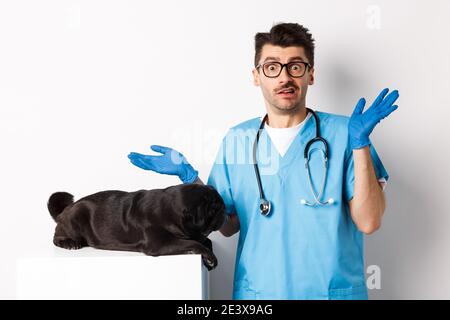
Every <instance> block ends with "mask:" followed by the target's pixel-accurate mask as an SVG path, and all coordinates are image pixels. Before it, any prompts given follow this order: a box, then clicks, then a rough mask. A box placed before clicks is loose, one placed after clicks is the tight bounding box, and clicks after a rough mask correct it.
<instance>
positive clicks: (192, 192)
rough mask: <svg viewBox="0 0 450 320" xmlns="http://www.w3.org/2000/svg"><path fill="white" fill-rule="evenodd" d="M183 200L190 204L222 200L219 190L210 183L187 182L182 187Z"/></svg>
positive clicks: (195, 204)
mask: <svg viewBox="0 0 450 320" xmlns="http://www.w3.org/2000/svg"><path fill="white" fill-rule="evenodd" d="M181 193H182V198H183V202H184V203H185V204H186V205H188V206H192V205H193V206H197V205H200V204H203V203H205V202H211V201H219V202H220V201H221V200H222V198H221V197H220V195H219V194H218V193H217V191H216V190H215V189H214V188H213V187H211V186H208V185H200V184H186V185H182V189H181Z"/></svg>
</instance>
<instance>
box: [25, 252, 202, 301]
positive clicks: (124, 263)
mask: <svg viewBox="0 0 450 320" xmlns="http://www.w3.org/2000/svg"><path fill="white" fill-rule="evenodd" d="M16 283H17V299H158V300H159V299H196V300H197V299H208V297H209V272H208V271H207V269H206V268H205V266H204V265H203V264H202V259H201V256H200V255H197V254H195V255H194V254H189V255H173V256H159V257H151V256H146V255H144V254H143V253H137V252H125V251H109V250H98V249H93V248H82V249H80V250H66V249H62V248H58V247H49V248H48V250H45V251H42V250H40V251H39V252H31V253H26V254H24V255H23V256H22V257H21V258H19V259H18V260H17V282H16Z"/></svg>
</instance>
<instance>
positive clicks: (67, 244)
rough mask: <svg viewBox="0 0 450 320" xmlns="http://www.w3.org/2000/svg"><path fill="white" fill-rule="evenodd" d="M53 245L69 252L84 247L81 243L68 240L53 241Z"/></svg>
mask: <svg viewBox="0 0 450 320" xmlns="http://www.w3.org/2000/svg"><path fill="white" fill-rule="evenodd" d="M53 243H54V244H55V245H56V246H58V247H61V248H64V249H69V250H77V249H81V248H83V247H84V245H83V244H82V243H81V242H79V241H75V240H72V239H69V238H61V239H55V240H54V241H53Z"/></svg>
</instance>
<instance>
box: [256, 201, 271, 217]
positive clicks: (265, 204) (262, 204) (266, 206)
mask: <svg viewBox="0 0 450 320" xmlns="http://www.w3.org/2000/svg"><path fill="white" fill-rule="evenodd" d="M270 209H271V205H270V201H268V200H266V199H260V200H259V212H261V214H262V215H263V216H265V217H267V216H268V215H269V214H270Z"/></svg>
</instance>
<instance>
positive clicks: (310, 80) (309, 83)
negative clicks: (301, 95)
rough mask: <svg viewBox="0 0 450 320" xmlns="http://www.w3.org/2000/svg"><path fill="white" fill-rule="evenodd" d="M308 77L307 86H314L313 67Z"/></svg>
mask: <svg viewBox="0 0 450 320" xmlns="http://www.w3.org/2000/svg"><path fill="white" fill-rule="evenodd" d="M308 74H309V76H308V85H313V84H314V79H315V77H314V67H312V68H311V70H309V73H308Z"/></svg>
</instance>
